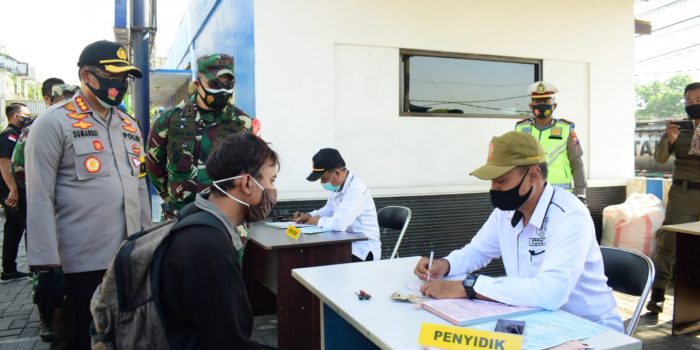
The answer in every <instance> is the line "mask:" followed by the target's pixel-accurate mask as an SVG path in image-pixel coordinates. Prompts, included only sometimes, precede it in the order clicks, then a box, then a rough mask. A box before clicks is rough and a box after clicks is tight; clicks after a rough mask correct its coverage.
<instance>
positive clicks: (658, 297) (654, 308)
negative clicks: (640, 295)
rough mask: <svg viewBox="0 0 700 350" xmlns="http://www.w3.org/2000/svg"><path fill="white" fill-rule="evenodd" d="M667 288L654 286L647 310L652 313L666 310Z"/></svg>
mask: <svg viewBox="0 0 700 350" xmlns="http://www.w3.org/2000/svg"><path fill="white" fill-rule="evenodd" d="M664 293H665V290H663V289H661V288H653V289H652V290H651V298H650V299H649V302H648V303H647V310H649V312H651V313H655V314H660V313H662V312H663V311H664V301H665V300H666V297H665V296H664Z"/></svg>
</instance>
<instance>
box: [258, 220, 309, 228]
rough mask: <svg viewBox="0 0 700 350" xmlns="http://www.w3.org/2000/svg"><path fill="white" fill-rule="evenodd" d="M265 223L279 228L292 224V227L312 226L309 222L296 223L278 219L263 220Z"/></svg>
mask: <svg viewBox="0 0 700 350" xmlns="http://www.w3.org/2000/svg"><path fill="white" fill-rule="evenodd" d="M265 225H267V226H270V227H274V228H281V229H286V228H287V227H289V225H292V226H294V227H309V226H314V225H309V224H297V223H296V222H294V221H278V222H265Z"/></svg>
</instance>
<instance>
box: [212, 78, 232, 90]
mask: <svg viewBox="0 0 700 350" xmlns="http://www.w3.org/2000/svg"><path fill="white" fill-rule="evenodd" d="M235 84H236V81H235V80H233V79H232V80H231V81H221V80H218V79H214V80H207V86H209V88H210V89H213V90H221V89H225V90H231V89H233V86H234V85H235Z"/></svg>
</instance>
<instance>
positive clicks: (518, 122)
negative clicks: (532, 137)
mask: <svg viewBox="0 0 700 350" xmlns="http://www.w3.org/2000/svg"><path fill="white" fill-rule="evenodd" d="M525 122H529V123H532V118H525V119H520V120H518V121H517V122H515V125H518V124H522V123H525Z"/></svg>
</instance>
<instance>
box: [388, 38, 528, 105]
mask: <svg viewBox="0 0 700 350" xmlns="http://www.w3.org/2000/svg"><path fill="white" fill-rule="evenodd" d="M541 67H542V61H541V60H535V59H522V58H511V57H499V56H482V55H467V54H451V53H442V52H426V51H413V50H401V96H400V108H401V113H400V114H401V115H402V116H454V117H520V116H528V115H529V113H530V111H529V109H528V104H529V103H530V96H529V94H528V93H527V88H528V87H529V86H530V84H532V83H534V82H536V81H538V80H540V77H541Z"/></svg>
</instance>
